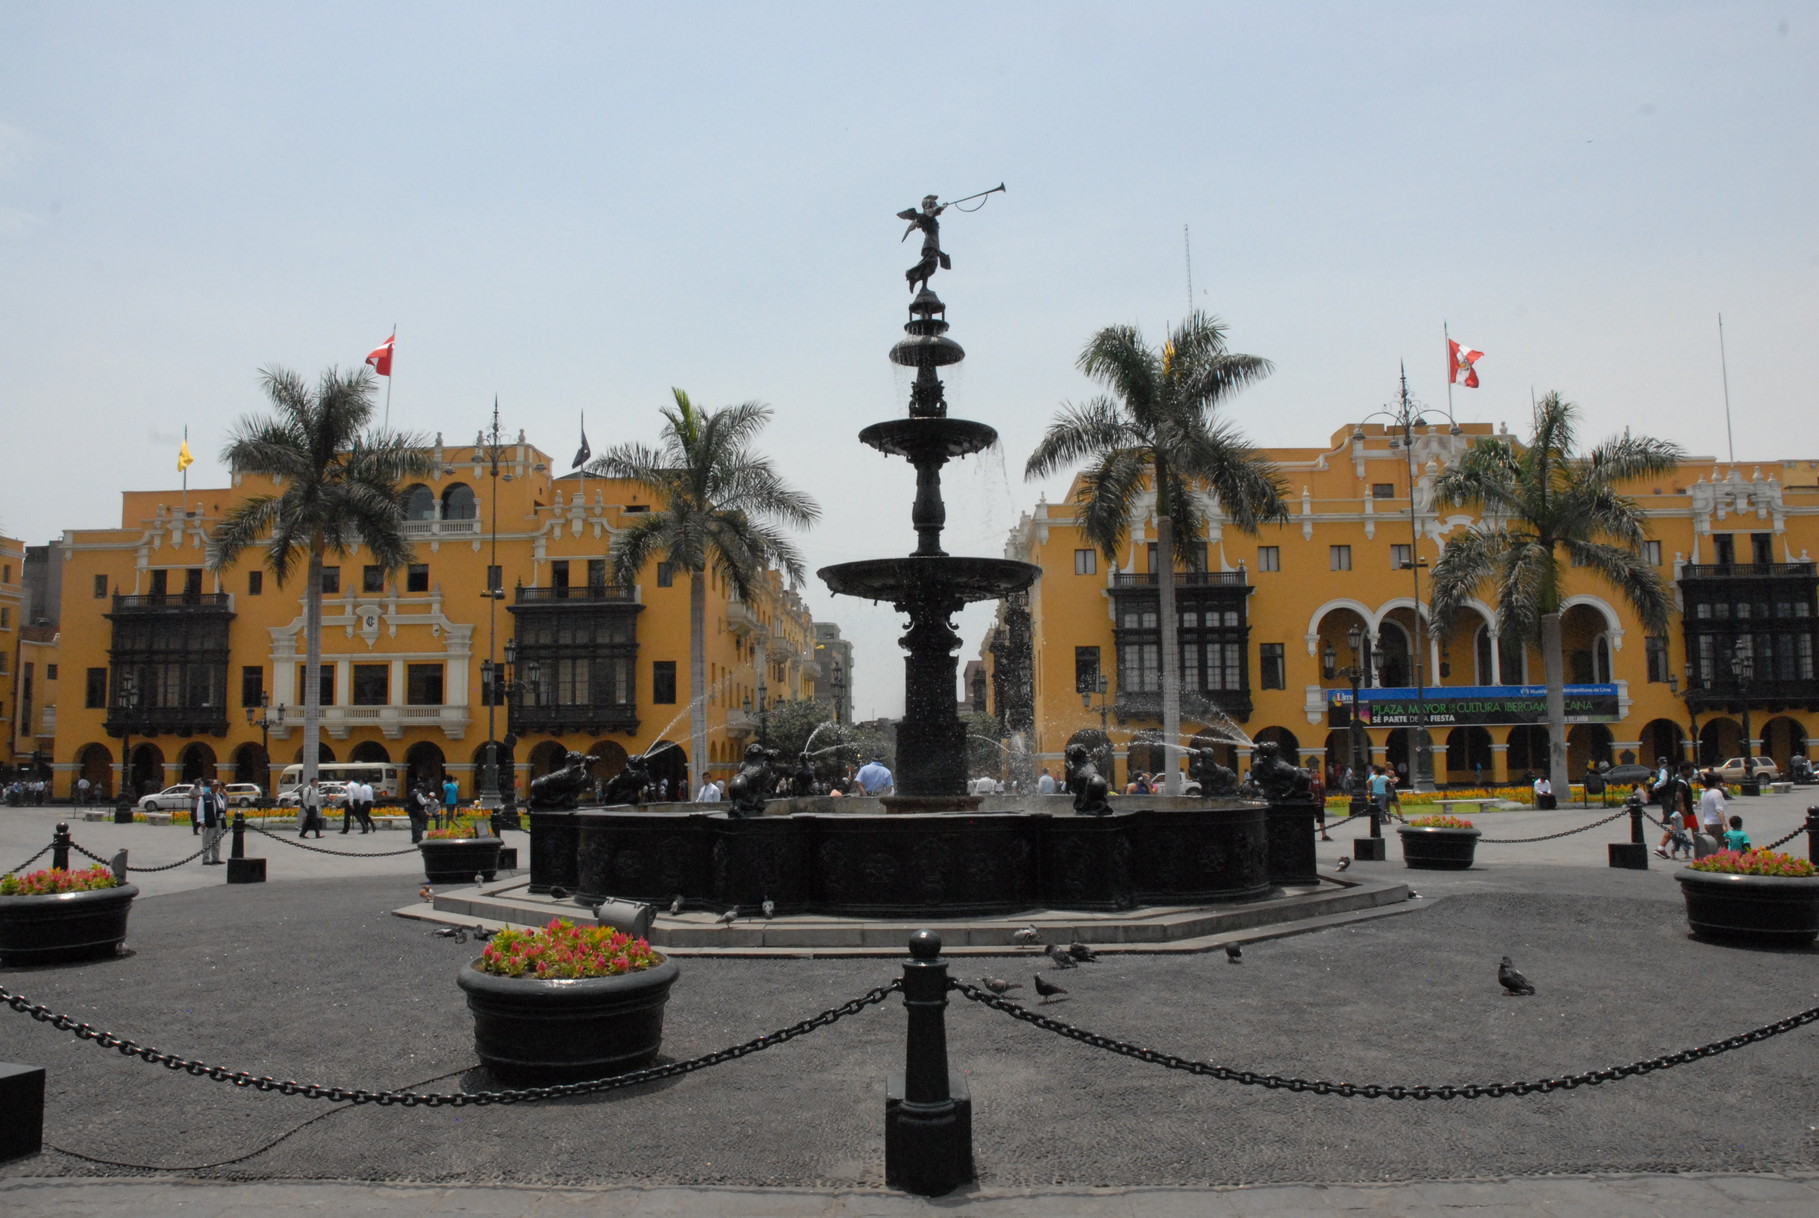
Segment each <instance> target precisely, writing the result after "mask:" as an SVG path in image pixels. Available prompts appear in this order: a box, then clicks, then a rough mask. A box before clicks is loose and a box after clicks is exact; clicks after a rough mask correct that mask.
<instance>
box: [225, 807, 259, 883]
mask: <svg viewBox="0 0 1819 1218" xmlns="http://www.w3.org/2000/svg"><path fill="white" fill-rule="evenodd" d="M227 882H228V883H230V884H263V883H265V860H264V859H249V858H247V857H246V812H245V810H244V809H241V810H239V811H236V812H235V813H234V844H233V847H232V849H230V850H229V851H228V857H227Z"/></svg>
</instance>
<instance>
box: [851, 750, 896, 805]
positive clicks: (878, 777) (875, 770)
mask: <svg viewBox="0 0 1819 1218" xmlns="http://www.w3.org/2000/svg"><path fill="white" fill-rule="evenodd" d="M894 782H895V780H894V778H893V777H892V775H891V771H890V767H889V766H887V765H885V764H884V754H883V753H873V754H872V759H871V760H870V761H868V762H866V763H865V764H864V765H862V766H860V767H859V789H860V790H862V791H864V792H865V793H866V794H867V795H888V794H890V791H891V787H892V786H893V785H894Z"/></svg>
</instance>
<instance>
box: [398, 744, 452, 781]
mask: <svg viewBox="0 0 1819 1218" xmlns="http://www.w3.org/2000/svg"><path fill="white" fill-rule="evenodd" d="M404 764H405V767H406V776H407V778H408V779H409V781H410V784H411V786H413V787H415V786H420V785H422V784H423V783H425V782H433V783H435V784H436V785H437V786H440V785H442V775H443V773H444V772H445V767H446V765H447V758H445V757H444V756H443V755H442V750H441V749H440V748H438V747H437V746H436V745H435V744H433V743H432V742H430V741H428V740H419V741H418V742H417V743H416V744H413V745H411V746H410V748H408V749H406V750H404Z"/></svg>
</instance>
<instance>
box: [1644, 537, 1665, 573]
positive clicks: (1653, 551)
mask: <svg viewBox="0 0 1819 1218" xmlns="http://www.w3.org/2000/svg"><path fill="white" fill-rule="evenodd" d="M1642 561H1643V562H1645V563H1647V564H1648V565H1649V566H1651V567H1659V566H1660V565H1661V543H1660V542H1658V541H1645V542H1643V543H1642Z"/></svg>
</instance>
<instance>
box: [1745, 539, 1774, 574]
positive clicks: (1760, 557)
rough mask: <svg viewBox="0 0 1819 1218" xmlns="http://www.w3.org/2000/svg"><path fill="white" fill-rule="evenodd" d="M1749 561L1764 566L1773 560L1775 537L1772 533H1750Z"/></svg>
mask: <svg viewBox="0 0 1819 1218" xmlns="http://www.w3.org/2000/svg"><path fill="white" fill-rule="evenodd" d="M1750 561H1751V562H1753V563H1755V564H1756V565H1757V566H1759V567H1766V566H1768V565H1769V564H1770V563H1772V562H1774V561H1775V538H1774V535H1773V534H1772V533H1751V534H1750Z"/></svg>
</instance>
